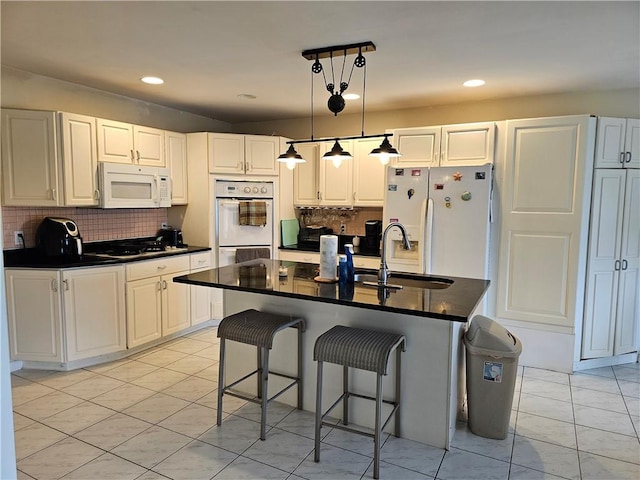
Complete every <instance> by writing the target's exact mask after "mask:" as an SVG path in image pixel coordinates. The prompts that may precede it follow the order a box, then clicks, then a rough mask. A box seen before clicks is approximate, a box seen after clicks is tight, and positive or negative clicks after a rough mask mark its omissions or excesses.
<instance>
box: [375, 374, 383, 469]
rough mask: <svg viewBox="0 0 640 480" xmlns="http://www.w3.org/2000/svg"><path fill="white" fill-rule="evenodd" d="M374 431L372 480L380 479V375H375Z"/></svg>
mask: <svg viewBox="0 0 640 480" xmlns="http://www.w3.org/2000/svg"><path fill="white" fill-rule="evenodd" d="M376 377H377V384H376V424H375V428H376V431H375V433H374V437H373V478H376V479H377V478H380V434H381V433H382V432H381V427H382V375H380V374H379V373H378V374H377V375H376Z"/></svg>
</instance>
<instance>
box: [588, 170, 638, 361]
mask: <svg viewBox="0 0 640 480" xmlns="http://www.w3.org/2000/svg"><path fill="white" fill-rule="evenodd" d="M589 235H590V240H589V258H588V265H587V269H588V270H587V287H586V292H585V294H586V295H585V296H586V301H585V313H584V326H583V332H582V354H581V358H582V359H583V360H584V359H590V358H601V357H609V356H613V355H621V354H624V353H629V352H635V351H637V349H638V344H637V333H638V332H637V329H638V322H639V318H640V298H639V297H640V293H639V288H640V273H639V272H640V170H631V169H630V170H625V169H621V168H620V167H619V166H617V167H616V168H615V169H596V171H595V173H594V180H593V199H592V206H591V222H590V234H589Z"/></svg>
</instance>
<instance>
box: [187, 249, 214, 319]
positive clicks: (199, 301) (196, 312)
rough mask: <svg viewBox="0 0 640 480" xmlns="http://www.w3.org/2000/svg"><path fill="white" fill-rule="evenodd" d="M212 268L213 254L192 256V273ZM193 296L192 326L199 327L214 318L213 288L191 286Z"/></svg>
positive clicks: (206, 253)
mask: <svg viewBox="0 0 640 480" xmlns="http://www.w3.org/2000/svg"><path fill="white" fill-rule="evenodd" d="M210 268H211V252H205V253H195V254H193V255H191V273H196V272H201V271H203V270H208V269H210ZM189 291H190V294H191V325H198V324H200V323H203V322H206V321H207V320H210V319H211V318H212V311H211V288H210V287H199V286H197V285H190V286H189Z"/></svg>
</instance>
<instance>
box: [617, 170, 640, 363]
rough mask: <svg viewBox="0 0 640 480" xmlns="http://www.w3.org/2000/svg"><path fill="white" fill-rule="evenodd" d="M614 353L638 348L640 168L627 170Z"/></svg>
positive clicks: (639, 311)
mask: <svg viewBox="0 0 640 480" xmlns="http://www.w3.org/2000/svg"><path fill="white" fill-rule="evenodd" d="M620 250H621V251H620V258H621V265H620V281H619V283H618V304H617V312H616V313H617V315H616V341H615V345H614V350H613V353H614V355H620V354H622V353H628V352H634V351H636V350H638V347H639V345H638V338H637V335H638V323H640V298H639V297H640V170H627V180H626V187H625V201H624V219H623V221H622V245H621V249H620Z"/></svg>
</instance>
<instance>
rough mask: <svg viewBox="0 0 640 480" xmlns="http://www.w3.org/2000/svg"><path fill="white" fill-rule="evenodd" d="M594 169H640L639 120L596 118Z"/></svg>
mask: <svg viewBox="0 0 640 480" xmlns="http://www.w3.org/2000/svg"><path fill="white" fill-rule="evenodd" d="M595 166H596V168H640V120H638V119H634V118H612V117H598V140H597V142H596V160H595Z"/></svg>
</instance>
